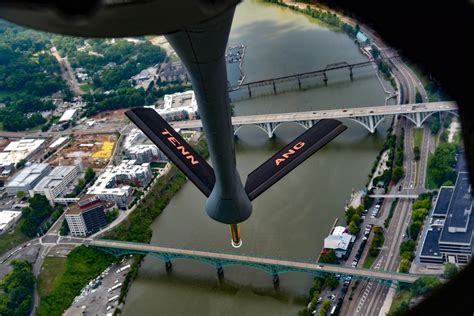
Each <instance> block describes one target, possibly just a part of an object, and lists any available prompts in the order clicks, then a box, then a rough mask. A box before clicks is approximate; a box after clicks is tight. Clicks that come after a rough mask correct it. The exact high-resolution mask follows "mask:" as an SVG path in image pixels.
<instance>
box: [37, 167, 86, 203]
mask: <svg viewBox="0 0 474 316" xmlns="http://www.w3.org/2000/svg"><path fill="white" fill-rule="evenodd" d="M78 173H79V167H78V166H57V167H54V169H53V170H52V171H51V172H50V173H49V174H48V175H47V176H46V177H44V178H43V179H41V180H40V181H39V182H38V184H37V185H36V186H35V187H34V188H33V189H32V190H30V192H29V193H30V196H34V195H35V194H42V195H44V196H46V198H47V199H48V201H49V202H50V203H51V205H54V199H55V198H56V197H58V196H60V195H61V194H63V193H64V191H66V189H67V187H68V185H69V184H70V183H71V182H73V181H74V180H75V179H76V177H77V175H78Z"/></svg>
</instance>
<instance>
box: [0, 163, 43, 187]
mask: <svg viewBox="0 0 474 316" xmlns="http://www.w3.org/2000/svg"><path fill="white" fill-rule="evenodd" d="M49 168H50V166H49V165H48V164H47V163H37V164H32V165H29V166H27V167H25V168H24V169H23V170H21V171H20V172H19V173H18V174H17V175H16V176H15V177H13V179H12V180H11V181H10V182H8V184H7V185H6V186H5V187H18V186H27V185H29V184H30V183H32V182H34V181H35V180H36V179H37V178H38V177H40V176H42V175H43V174H44V172H46V171H47V169H49Z"/></svg>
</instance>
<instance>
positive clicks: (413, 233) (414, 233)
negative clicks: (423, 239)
mask: <svg viewBox="0 0 474 316" xmlns="http://www.w3.org/2000/svg"><path fill="white" fill-rule="evenodd" d="M420 230H421V223H420V222H413V223H411V225H410V238H411V239H412V240H416V239H417V238H418V234H419V233H420Z"/></svg>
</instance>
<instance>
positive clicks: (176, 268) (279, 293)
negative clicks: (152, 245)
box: [136, 257, 313, 304]
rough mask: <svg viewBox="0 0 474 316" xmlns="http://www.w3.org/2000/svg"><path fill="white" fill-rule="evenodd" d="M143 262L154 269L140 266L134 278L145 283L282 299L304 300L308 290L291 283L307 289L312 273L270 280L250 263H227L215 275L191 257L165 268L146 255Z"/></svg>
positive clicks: (285, 301)
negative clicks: (301, 291)
mask: <svg viewBox="0 0 474 316" xmlns="http://www.w3.org/2000/svg"><path fill="white" fill-rule="evenodd" d="M145 262H146V263H145V264H152V265H154V266H155V268H154V269H141V270H140V273H139V276H138V278H137V280H136V281H137V282H141V283H144V284H153V283H159V284H160V285H162V286H164V287H185V288H187V289H189V290H196V291H205V292H209V291H210V292H219V293H223V294H225V295H228V296H236V295H240V294H242V293H245V292H247V293H251V294H253V295H257V296H264V297H269V298H272V299H275V300H278V301H280V302H283V303H294V304H305V303H306V301H307V293H306V291H305V293H298V291H297V290H296V289H295V288H294V287H293V286H292V285H293V284H295V283H300V284H301V282H305V283H307V284H308V289H309V287H310V286H311V282H312V279H313V277H311V276H309V275H304V274H299V273H285V274H283V275H281V276H280V279H281V281H280V282H279V283H277V284H273V283H272V278H271V276H270V275H268V273H266V272H263V271H259V270H255V269H253V268H251V267H242V266H226V267H224V275H223V276H222V277H218V276H217V273H216V270H215V269H214V268H213V267H211V266H209V265H207V264H205V263H202V262H196V261H193V260H186V259H183V260H176V261H173V267H172V268H171V269H166V268H165V266H164V264H162V263H161V262H160V261H157V260H156V259H154V258H150V257H148V258H147V259H146V260H145Z"/></svg>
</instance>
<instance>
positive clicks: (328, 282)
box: [318, 275, 339, 296]
mask: <svg viewBox="0 0 474 316" xmlns="http://www.w3.org/2000/svg"><path fill="white" fill-rule="evenodd" d="M338 285H339V281H338V280H337V278H336V277H335V276H334V275H329V276H327V277H326V278H325V279H324V284H323V287H325V288H330V289H334V288H336V287H337V286H338ZM318 296H319V294H318Z"/></svg>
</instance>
